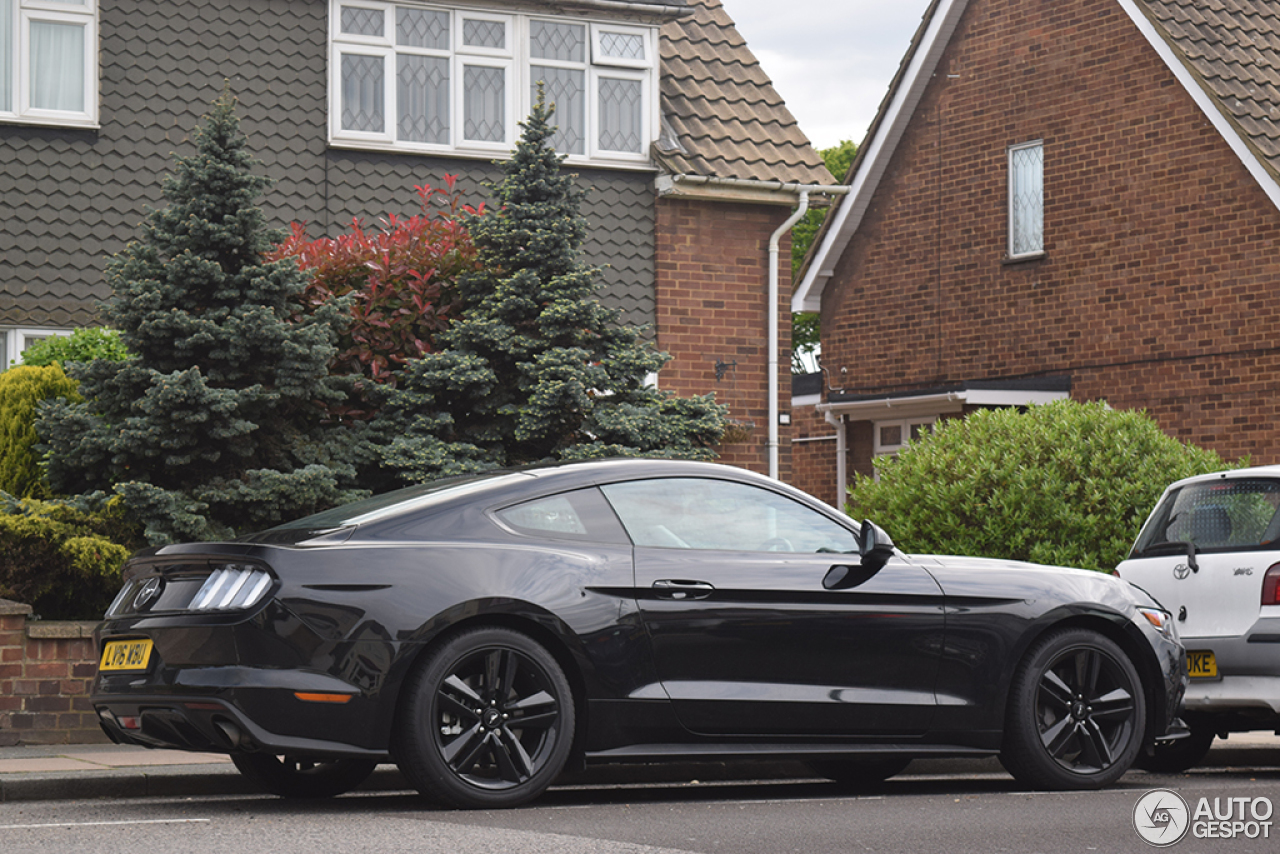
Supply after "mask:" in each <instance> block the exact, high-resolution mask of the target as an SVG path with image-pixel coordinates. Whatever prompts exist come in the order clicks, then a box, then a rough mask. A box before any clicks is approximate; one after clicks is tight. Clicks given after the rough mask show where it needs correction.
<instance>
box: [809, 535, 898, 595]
mask: <svg viewBox="0 0 1280 854" xmlns="http://www.w3.org/2000/svg"><path fill="white" fill-rule="evenodd" d="M858 554H859V555H860V556H861V557H862V561H861V563H860V564H859V565H858V566H848V565H846V564H839V565H837V566H833V567H831V569H829V570H828V571H827V576H826V578H824V579H822V586H823V587H825V588H826V589H827V590H848V589H849V588H851V587H857V586H858V585H859V584H862V583H863V582H864V581H866V580H867V579H869V578H871V576H873V575H875V574H876V573H877V572H879V571H880V570H881V569H883V568H884V565H885V564H886V563H888V562H889V558H891V557H893V540H892V539H890V538H889V535H888V534H887V533H885V530H884V528H881V527H880V526H879V525H877V524H876V523H874V522H872V521H871V520H870V519H867V520H865V521H864V522H863V523H862V531H861V533H859V534H858Z"/></svg>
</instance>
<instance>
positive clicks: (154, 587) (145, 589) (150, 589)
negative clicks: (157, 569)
mask: <svg viewBox="0 0 1280 854" xmlns="http://www.w3.org/2000/svg"><path fill="white" fill-rule="evenodd" d="M163 586H164V581H163V580H162V579H161V578H160V576H158V575H157V576H155V577H153V578H148V579H147V583H146V584H144V585H142V589H141V590H139V591H138V595H137V596H134V597H133V610H135V611H145V610H147V609H148V608H150V607H151V606H152V605H154V604H155V601H156V600H157V599H159V598H160V590H161V588H162V587H163Z"/></svg>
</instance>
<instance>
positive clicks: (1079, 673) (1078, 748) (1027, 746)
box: [1000, 629, 1146, 789]
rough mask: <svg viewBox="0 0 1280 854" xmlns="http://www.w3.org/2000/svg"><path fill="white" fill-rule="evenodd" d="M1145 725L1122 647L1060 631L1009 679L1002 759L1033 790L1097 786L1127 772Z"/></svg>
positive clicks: (1084, 633) (1088, 634) (1086, 632)
mask: <svg viewBox="0 0 1280 854" xmlns="http://www.w3.org/2000/svg"><path fill="white" fill-rule="evenodd" d="M1145 721H1146V699H1145V696H1144V695H1143V692H1142V682H1141V680H1140V679H1139V677H1138V673H1137V670H1135V669H1134V666H1133V663H1132V662H1130V661H1129V657H1128V656H1127V655H1125V653H1124V650H1122V649H1120V647H1119V646H1118V645H1116V643H1115V642H1113V641H1112V640H1111V639H1110V638H1107V637H1106V636H1104V635H1102V634H1099V633H1098V632H1095V631H1093V630H1091V629H1064V630H1062V631H1059V632H1055V633H1053V634H1050V635H1048V636H1047V637H1045V638H1044V639H1042V640H1040V641H1039V642H1038V643H1036V644H1035V645H1034V646H1033V647H1032V648H1031V650H1030V651H1029V652H1028V653H1027V656H1026V658H1025V659H1024V660H1023V662H1022V664H1021V665H1020V666H1019V668H1018V670H1017V672H1016V673H1015V675H1014V678H1013V684H1012V686H1011V687H1010V696H1009V706H1008V716H1007V719H1006V721H1005V733H1004V746H1003V749H1002V751H1001V753H1000V761H1001V762H1002V763H1003V764H1004V767H1005V768H1006V769H1007V770H1008V771H1009V773H1010V774H1012V775H1013V776H1014V777H1016V778H1017V779H1018V780H1020V781H1021V782H1023V783H1026V784H1027V785H1030V786H1034V787H1037V788H1044V789H1096V788H1100V787H1102V786H1107V785H1110V784H1111V783H1114V782H1115V781H1116V780H1117V779H1119V778H1120V775H1122V774H1123V773H1124V772H1125V771H1128V770H1129V767H1130V766H1131V765H1132V764H1133V761H1134V759H1135V758H1136V757H1137V755H1138V749H1139V748H1140V747H1141V746H1142V736H1143V727H1144V725H1145Z"/></svg>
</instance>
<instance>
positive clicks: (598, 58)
mask: <svg viewBox="0 0 1280 854" xmlns="http://www.w3.org/2000/svg"><path fill="white" fill-rule="evenodd" d="M606 33H616V34H618V35H625V36H639V37H640V38H641V39H642V40H643V42H644V59H627V58H625V57H619V56H607V55H606V54H605V52H604V49H603V48H602V47H601V45H600V40H601V38H603V37H604V35H605V34H606ZM653 51H654V32H653V31H652V30H642V29H640V28H638V27H619V26H615V25H614V24H592V25H591V59H590V61H591V63H592V64H593V65H596V66H602V65H604V66H612V67H614V68H649V67H650V66H652V65H653Z"/></svg>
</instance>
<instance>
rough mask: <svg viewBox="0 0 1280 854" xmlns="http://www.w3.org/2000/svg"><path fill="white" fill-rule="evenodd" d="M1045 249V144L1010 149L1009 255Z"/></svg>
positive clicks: (1027, 144) (1030, 144)
mask: <svg viewBox="0 0 1280 854" xmlns="http://www.w3.org/2000/svg"><path fill="white" fill-rule="evenodd" d="M1042 252H1044V143H1043V142H1031V143H1026V144H1023V145H1015V146H1012V147H1011V148H1010V149H1009V257H1011V258H1019V257H1025V256H1028V255H1039V254H1040V253H1042Z"/></svg>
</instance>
